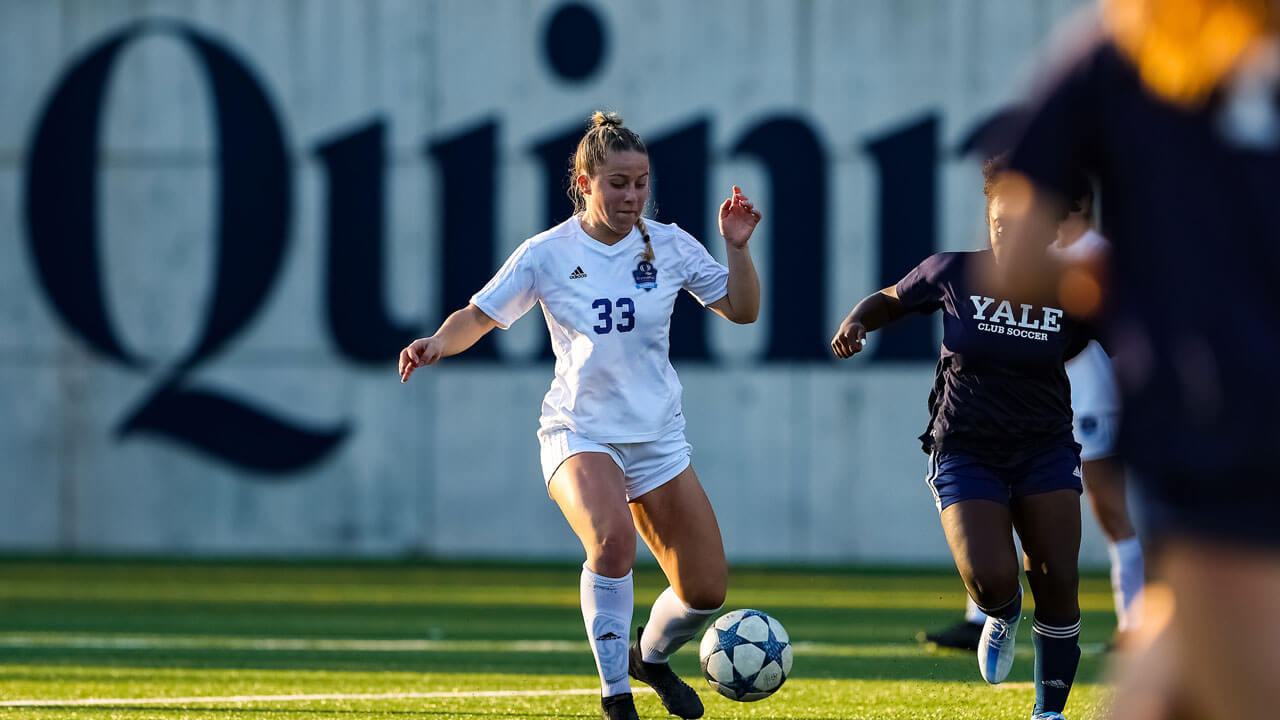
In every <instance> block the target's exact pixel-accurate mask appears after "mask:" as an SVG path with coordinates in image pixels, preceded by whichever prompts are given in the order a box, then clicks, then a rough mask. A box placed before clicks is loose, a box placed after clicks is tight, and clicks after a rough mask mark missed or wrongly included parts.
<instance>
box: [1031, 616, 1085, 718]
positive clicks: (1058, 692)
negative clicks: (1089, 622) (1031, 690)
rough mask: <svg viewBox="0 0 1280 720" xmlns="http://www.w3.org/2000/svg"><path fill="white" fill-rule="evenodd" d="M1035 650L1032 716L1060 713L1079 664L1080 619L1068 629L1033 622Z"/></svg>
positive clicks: (1066, 626)
mask: <svg viewBox="0 0 1280 720" xmlns="http://www.w3.org/2000/svg"><path fill="white" fill-rule="evenodd" d="M1031 639H1032V641H1033V642H1034V643H1035V646H1036V670H1035V673H1036V707H1035V710H1033V711H1032V713H1031V714H1032V715H1039V714H1040V713H1045V712H1056V713H1060V712H1062V709H1063V708H1065V707H1066V706H1067V696H1068V695H1070V694H1071V684H1072V683H1074V682H1075V680H1076V666H1077V665H1079V664H1080V618H1078V617H1077V618H1076V620H1075V622H1073V623H1069V624H1067V625H1049V624H1047V623H1043V622H1041V621H1040V619H1039V618H1036V620H1035V623H1034V624H1033V625H1032V626H1031Z"/></svg>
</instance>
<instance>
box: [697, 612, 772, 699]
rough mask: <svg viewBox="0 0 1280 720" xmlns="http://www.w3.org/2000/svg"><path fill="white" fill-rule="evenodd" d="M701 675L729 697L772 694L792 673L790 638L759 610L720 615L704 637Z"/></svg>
mask: <svg viewBox="0 0 1280 720" xmlns="http://www.w3.org/2000/svg"><path fill="white" fill-rule="evenodd" d="M699 655H700V656H701V658H702V675H703V677H705V678H706V679H707V682H708V683H710V684H711V687H713V688H715V689H716V692H718V693H720V694H721V695H724V696H725V697H727V698H729V699H730V700H739V701H741V702H752V701H755V700H763V699H764V698H767V697H769V696H770V695H772V694H773V693H774V692H775V691H777V689H778V688H780V687H782V683H783V682H784V681H786V679H787V675H790V674H791V639H790V638H789V637H787V631H786V630H784V629H783V628H782V624H781V623H779V622H778V621H777V620H774V619H773V618H771V617H769V616H768V615H766V614H764V613H762V612H760V611H759V610H734V611H733V612H728V613H725V614H724V615H721V616H720V617H719V619H717V620H716V621H715V622H714V623H712V624H711V627H709V628H707V632H706V634H705V635H703V636H702V645H701V647H700V648H699Z"/></svg>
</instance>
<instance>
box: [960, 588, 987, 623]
mask: <svg viewBox="0 0 1280 720" xmlns="http://www.w3.org/2000/svg"><path fill="white" fill-rule="evenodd" d="M964 619H965V620H968V621H969V622H971V623H973V624H974V625H982V624H983V623H985V622H986V621H987V614H986V613H984V612H982V608H980V607H978V603H976V602H974V601H973V598H971V597H969V595H968V594H967V593H966V594H965V596H964Z"/></svg>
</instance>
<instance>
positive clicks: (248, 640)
mask: <svg viewBox="0 0 1280 720" xmlns="http://www.w3.org/2000/svg"><path fill="white" fill-rule="evenodd" d="M792 647H793V648H795V651H796V653H797V654H799V655H810V656H823V657H917V656H919V655H920V654H921V653H923V652H927V651H926V650H925V648H924V647H923V646H921V645H917V644H915V643H905V642H904V643H879V644H848V643H824V642H805V641H801V642H794V643H792ZM0 648H18V649H25V650H31V649H36V648H50V649H62V650H247V651H260V652H369V653H380V652H386V653H397V652H398V653H410V652H528V653H579V652H587V650H588V649H589V648H588V646H587V643H586V642H585V641H574V640H430V639H426V638H400V639H394V640H371V639H361V638H272V637H228V636H222V635H210V636H204V635H85V634H70V633H0ZM1080 649H1081V650H1082V651H1083V653H1084V654H1085V655H1095V654H1100V653H1102V652H1104V648H1103V646H1102V645H1100V644H1084V645H1081V646H1080ZM1016 652H1017V654H1018V655H1030V654H1033V652H1034V651H1033V650H1032V649H1031V648H1030V647H1029V646H1024V647H1019V648H1018V649H1017V650H1016Z"/></svg>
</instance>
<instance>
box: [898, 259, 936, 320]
mask: <svg viewBox="0 0 1280 720" xmlns="http://www.w3.org/2000/svg"><path fill="white" fill-rule="evenodd" d="M948 257H949V255H948V254H947V253H939V254H937V255H930V256H929V257H927V258H925V259H924V261H923V262H921V263H920V264H919V265H917V266H915V267H914V268H912V269H911V272H909V273H907V274H906V277H904V278H902V279H901V280H899V281H898V284H897V285H895V286H894V290H895V291H897V293H898V302H901V303H902V305H903V307H905V308H906V309H907V310H909V311H916V312H920V313H925V314H928V313H931V312H934V311H936V310H940V309H942V297H943V289H942V284H941V282H939V280H940V278H941V276H942V272H943V269H944V268H945V267H946V266H947V265H948V264H949V263H948V262H947V260H948Z"/></svg>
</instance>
